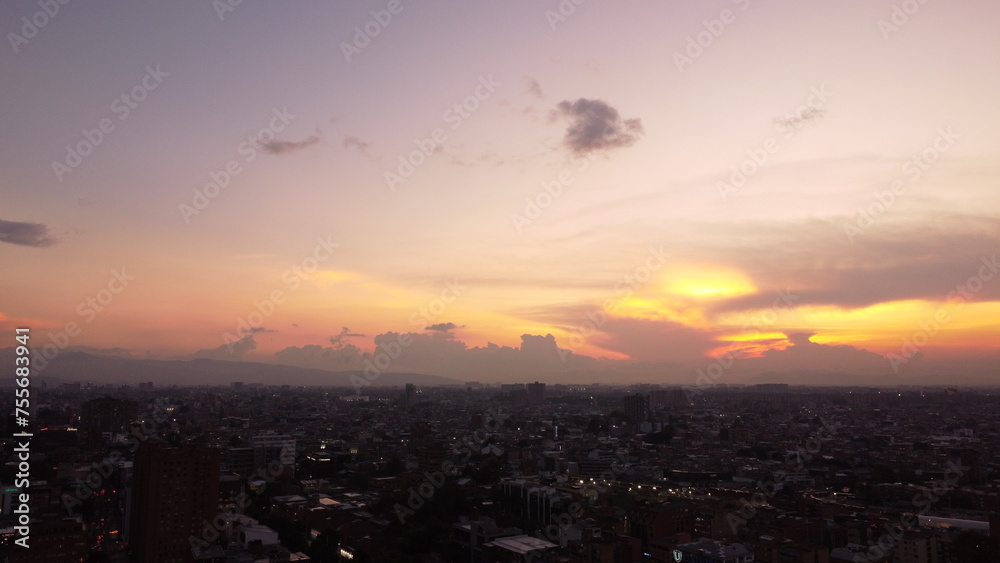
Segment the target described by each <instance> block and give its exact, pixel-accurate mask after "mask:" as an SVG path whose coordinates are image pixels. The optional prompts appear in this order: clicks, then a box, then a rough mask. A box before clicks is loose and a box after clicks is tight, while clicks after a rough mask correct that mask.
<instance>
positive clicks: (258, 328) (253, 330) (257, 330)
mask: <svg viewBox="0 0 1000 563" xmlns="http://www.w3.org/2000/svg"><path fill="white" fill-rule="evenodd" d="M247 332H248V333H249V334H261V333H264V332H278V331H277V329H273V328H264V327H262V326H255V327H251V328H250V330H248V331H247Z"/></svg>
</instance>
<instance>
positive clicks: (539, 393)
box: [528, 381, 545, 405]
mask: <svg viewBox="0 0 1000 563" xmlns="http://www.w3.org/2000/svg"><path fill="white" fill-rule="evenodd" d="M544 402H545V384H544V383H539V382H537V381H536V382H534V383H529V384H528V404H529V405H540V404H542V403H544Z"/></svg>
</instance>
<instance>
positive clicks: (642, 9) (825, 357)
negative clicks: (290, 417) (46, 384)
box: [0, 0, 1000, 385]
mask: <svg viewBox="0 0 1000 563" xmlns="http://www.w3.org/2000/svg"><path fill="white" fill-rule="evenodd" d="M234 4H235V5H234ZM913 6H917V8H915V9H914V8H913V7H912V6H910V7H908V8H907V11H905V12H904V11H903V10H902V9H901V8H899V7H898V6H896V5H895V4H893V3H892V2H881V1H880V2H872V1H870V0H845V1H840V2H822V3H820V2H791V1H780V2H763V1H760V2H758V1H755V0H734V1H713V2H698V3H693V2H681V1H676V0H675V1H668V2H652V1H641V2H629V3H627V5H623V4H620V3H611V2H601V1H596V0H592V1H589V2H570V1H568V0H566V1H563V2H562V3H559V2H543V3H538V2H525V1H515V2H504V3H496V4H494V3H490V4H482V3H460V2H444V3H430V4H425V3H416V2H408V1H404V2H397V1H395V0H393V1H392V2H388V3H371V2H368V3H353V2H352V3H350V4H349V5H348V4H347V3H325V2H300V3H296V4H295V5H293V6H290V5H286V4H284V3H282V4H266V3H254V2H249V1H246V2H242V3H237V2H230V1H216V2H192V3H173V2H171V3H118V2H92V3H86V4H83V3H80V4H77V3H66V4H65V5H63V4H61V3H60V5H59V8H58V11H57V13H56V14H55V15H46V17H44V18H42V17H38V16H37V15H36V12H37V10H39V9H40V8H37V6H36V5H35V4H33V3H23V5H20V4H18V5H15V4H13V3H6V4H5V5H4V7H3V8H2V9H0V13H2V18H0V22H2V26H0V27H2V29H3V31H4V32H5V36H6V38H7V41H8V43H9V45H7V46H5V47H4V49H2V51H3V54H2V55H0V72H2V75H3V77H4V80H3V81H2V82H0V95H2V97H3V100H4V102H5V106H4V110H3V111H2V112H0V131H3V134H2V136H0V167H2V169H3V170H4V178H3V180H2V185H0V190H2V194H3V197H2V205H0V243H2V244H0V263H2V264H3V275H2V276H0V330H2V331H5V332H6V333H9V334H13V331H14V330H15V328H17V327H30V328H31V330H32V335H33V340H32V345H33V346H34V348H35V358H36V366H35V367H36V369H37V368H39V367H42V368H43V369H41V370H40V371H41V373H42V374H43V375H44V372H45V370H44V367H43V366H44V363H45V362H51V361H55V360H54V358H57V357H59V356H63V359H64V360H65V359H67V358H69V356H64V355H66V354H68V353H69V352H87V353H90V354H93V355H97V356H113V357H128V358H135V359H156V360H191V359H198V358H207V359H216V360H230V361H250V362H263V363H277V364H286V365H291V366H299V367H305V368H316V369H324V370H332V371H346V370H364V369H366V367H368V368H369V369H371V368H370V366H375V369H377V370H378V371H379V372H400V373H422V374H428V375H437V376H443V377H448V378H453V379H457V380H459V381H470V380H477V381H483V382H497V381H521V382H524V381H533V380H536V379H539V378H541V379H542V380H546V381H549V382H562V383H570V382H581V383H593V382H614V383H629V382H648V383H663V384H675V385H694V384H696V382H699V377H701V378H702V379H701V380H700V381H706V380H705V379H704V377H705V374H710V375H711V374H717V375H711V377H710V379H709V380H708V382H709V383H723V384H724V383H762V382H785V383H802V384H824V385H826V384H859V383H864V384H866V385H909V384H914V385H928V384H937V385H993V384H996V383H997V382H998V379H997V374H998V371H1000V351H998V349H997V342H998V341H1000V275H998V273H1000V263H998V262H997V250H998V241H1000V192H998V191H997V189H996V178H997V177H998V175H997V173H998V163H1000V136H998V133H997V132H998V131H1000V109H998V106H997V103H996V100H997V99H998V98H1000V72H998V70H1000V65H998V63H1000V59H998V58H997V53H998V52H1000V35H998V34H997V33H996V31H995V22H996V21H998V19H1000V6H998V5H997V4H996V3H994V2H988V1H986V0H963V1H959V2H950V3H935V2H926V3H920V4H917V3H913ZM36 8H37V9H36ZM43 19H44V24H43V23H41V22H42V21H43ZM46 347H47V348H46ZM74 357H75V356H74ZM39 358H42V362H43V364H38V363H37V360H38V359H39ZM713 366H714V367H713ZM713 370H714V371H713ZM227 377H228V376H227ZM220 378H221V376H220ZM226 381H228V380H222V379H220V380H219V381H213V383H219V382H223V383H224V382H226Z"/></svg>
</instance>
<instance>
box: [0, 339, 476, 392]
mask: <svg viewBox="0 0 1000 563" xmlns="http://www.w3.org/2000/svg"><path fill="white" fill-rule="evenodd" d="M14 357H15V356H14V348H2V349H0V365H9V366H13V365H14ZM353 374H358V375H361V372H360V371H327V370H322V369H307V368H300V367H295V366H285V365H277V364H264V363H259V362H230V361H221V360H206V359H198V360H140V359H135V358H122V357H106V356H96V355H93V354H88V353H85V352H63V353H62V354H59V355H58V356H56V357H55V359H53V360H52V361H51V362H49V364H48V366H46V368H45V370H44V371H43V372H41V373H40V374H38V375H37V376H35V380H36V383H38V382H41V381H45V382H47V383H48V384H50V385H52V384H58V383H68V382H74V381H80V382H85V381H92V382H94V383H101V384H106V383H127V384H129V385H136V384H138V383H139V382H143V381H152V382H154V383H155V384H156V385H228V384H229V383H231V382H233V381H242V382H244V383H263V384H265V385H307V386H331V387H353V384H352V383H351V375H353ZM406 383H413V384H415V385H425V386H436V385H460V384H461V383H462V382H460V381H458V380H456V379H450V378H447V377H440V376H436V375H426V374H419V373H383V374H381V375H380V376H379V377H378V378H376V379H375V380H374V381H373V382H372V385H374V386H379V387H391V386H402V385H405V384H406ZM13 384H14V378H13V377H8V378H3V379H2V383H0V385H2V386H10V385H13Z"/></svg>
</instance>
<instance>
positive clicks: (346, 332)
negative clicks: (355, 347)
mask: <svg viewBox="0 0 1000 563" xmlns="http://www.w3.org/2000/svg"><path fill="white" fill-rule="evenodd" d="M364 336H365V335H363V334H358V333H356V332H351V329H349V328H347V327H346V326H343V327H340V332H339V333H337V335H336V336H331V337H330V344H333V347H334V349H336V350H340V349H343V348H344V347H345V346H349V345H350V342H349V341H348V340H349V339H351V338H363V337H364Z"/></svg>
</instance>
